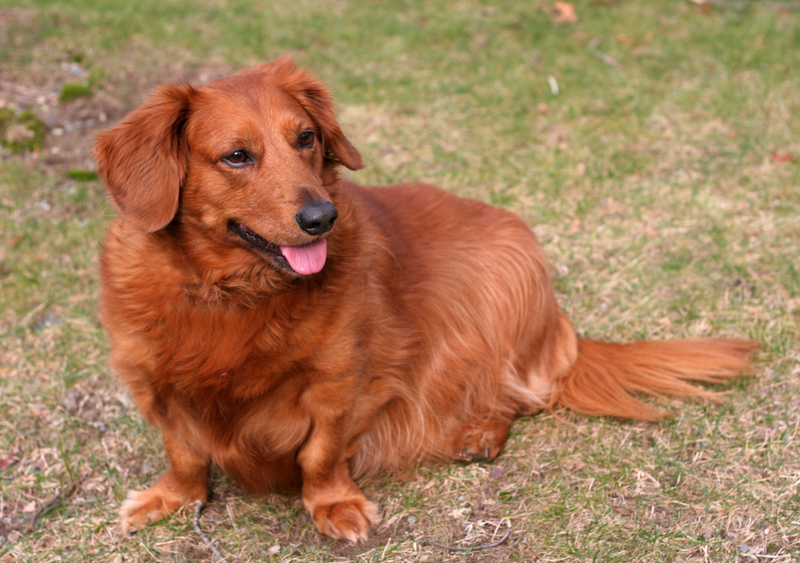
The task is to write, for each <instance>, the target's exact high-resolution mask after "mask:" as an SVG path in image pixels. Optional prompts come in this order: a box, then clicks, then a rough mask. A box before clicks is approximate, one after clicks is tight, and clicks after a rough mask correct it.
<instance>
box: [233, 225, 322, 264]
mask: <svg viewBox="0 0 800 563" xmlns="http://www.w3.org/2000/svg"><path fill="white" fill-rule="evenodd" d="M228 228H229V229H230V230H231V231H233V232H234V233H236V234H237V235H239V238H241V239H242V240H243V241H245V242H247V243H249V244H250V245H251V246H254V247H256V248H257V249H258V250H261V251H262V253H263V252H266V253H267V254H268V255H269V256H270V257H271V258H272V259H273V261H274V262H275V263H277V264H278V266H280V267H282V268H285V269H287V270H289V271H290V272H295V273H298V274H302V275H305V276H307V275H309V274H316V273H317V272H319V271H320V270H322V267H323V266H324V265H325V259H326V258H327V256H328V242H327V241H326V240H325V239H324V238H321V239H317V240H315V241H314V242H312V243H311V244H306V245H304V246H282V245H277V244H275V243H272V242H269V241H268V240H266V239H264V238H263V237H261V236H259V235H257V234H256V233H254V232H253V231H251V230H250V229H248V228H247V227H245V226H244V225H242V224H241V223H239V222H237V221H234V220H230V221H228Z"/></svg>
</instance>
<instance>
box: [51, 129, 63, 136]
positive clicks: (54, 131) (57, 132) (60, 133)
mask: <svg viewBox="0 0 800 563" xmlns="http://www.w3.org/2000/svg"><path fill="white" fill-rule="evenodd" d="M50 134H51V135H53V137H63V136H64V128H63V127H53V128H52V129H51V130H50Z"/></svg>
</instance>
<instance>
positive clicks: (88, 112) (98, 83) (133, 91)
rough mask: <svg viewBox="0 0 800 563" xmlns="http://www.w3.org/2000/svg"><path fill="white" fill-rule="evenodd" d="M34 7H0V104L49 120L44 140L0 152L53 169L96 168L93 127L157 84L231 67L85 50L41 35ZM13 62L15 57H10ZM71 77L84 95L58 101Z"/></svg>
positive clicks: (212, 75) (200, 78)
mask: <svg viewBox="0 0 800 563" xmlns="http://www.w3.org/2000/svg"><path fill="white" fill-rule="evenodd" d="M37 13H38V12H37V11H36V10H34V9H27V8H4V9H0V42H3V43H4V44H5V46H4V49H3V51H4V53H5V55H6V61H4V63H10V64H3V65H2V66H0V108H9V109H12V110H14V111H15V112H23V111H29V112H32V113H33V114H34V115H35V116H36V117H37V118H39V119H40V120H41V121H42V122H43V123H44V124H45V126H46V131H45V135H44V147H43V148H42V149H41V150H40V151H37V152H28V153H26V154H22V155H15V154H12V153H11V151H9V150H8V149H5V148H2V149H0V151H1V152H0V157H2V158H3V160H7V159H22V160H35V161H37V164H39V163H42V164H44V165H45V166H47V167H51V168H52V169H54V170H55V171H56V172H57V173H62V174H63V173H64V172H66V170H68V169H70V168H77V169H81V170H94V169H95V167H96V165H95V163H94V158H93V157H92V146H93V144H94V138H95V135H96V134H97V133H98V132H99V131H102V130H104V129H107V128H108V127H110V126H112V125H113V124H114V123H116V122H117V121H119V120H120V119H121V118H122V117H124V116H125V115H126V114H127V113H128V112H130V111H131V110H133V109H134V108H135V107H136V106H138V105H139V104H141V103H142V102H143V101H144V100H145V98H146V97H147V95H148V94H149V93H150V92H151V91H152V90H153V89H154V88H155V87H156V86H158V85H160V84H164V83H168V82H172V83H179V82H190V83H193V84H202V83H205V82H209V81H211V80H214V79H216V78H221V77H223V76H226V75H229V74H231V73H232V69H231V68H230V67H227V66H224V65H219V64H216V65H209V66H191V63H187V62H186V61H189V60H190V56H189V55H188V54H187V55H186V56H185V57H180V56H174V57H165V59H166V62H163V61H160V60H159V61H154V60H147V61H140V60H134V59H133V58H131V57H132V56H134V55H131V57H126V58H125V59H124V60H120V59H105V58H103V57H102V56H101V55H100V54H99V53H93V52H84V51H83V50H81V48H79V47H76V46H75V45H72V44H71V43H69V42H68V41H69V40H66V39H63V38H60V37H48V38H44V39H42V38H38V37H36V36H37V29H38V27H37V26H38V25H39V24H38V23H37V21H38V19H37ZM14 63H16V64H14ZM68 84H82V85H84V86H88V87H89V88H90V89H91V95H90V96H88V97H79V98H77V99H74V100H72V101H60V100H59V97H60V94H61V91H62V89H63V88H64V86H65V85H68Z"/></svg>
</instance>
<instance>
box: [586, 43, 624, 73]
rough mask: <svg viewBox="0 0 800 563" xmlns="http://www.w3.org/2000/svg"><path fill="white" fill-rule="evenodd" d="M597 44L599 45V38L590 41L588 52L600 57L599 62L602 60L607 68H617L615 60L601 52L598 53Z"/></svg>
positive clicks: (617, 64)
mask: <svg viewBox="0 0 800 563" xmlns="http://www.w3.org/2000/svg"><path fill="white" fill-rule="evenodd" d="M599 44H600V38H599V37H595V38H594V39H592V40H591V41H590V42H589V52H590V53H594V54H595V55H597V56H598V57H600V60H602V61H603V62H604V63H606V64H607V65H608V66H619V63H618V62H617V59H615V58H614V57H612V56H611V55H609V54H608V53H604V52H603V51H598V50H597V46H598V45H599Z"/></svg>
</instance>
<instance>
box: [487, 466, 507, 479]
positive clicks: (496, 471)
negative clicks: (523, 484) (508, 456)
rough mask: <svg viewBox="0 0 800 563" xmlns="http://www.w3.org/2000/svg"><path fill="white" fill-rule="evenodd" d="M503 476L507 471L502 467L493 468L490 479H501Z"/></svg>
mask: <svg viewBox="0 0 800 563" xmlns="http://www.w3.org/2000/svg"><path fill="white" fill-rule="evenodd" d="M503 475H505V471H503V468H502V467H492V470H491V471H489V479H499V478H500V477H502V476H503Z"/></svg>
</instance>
